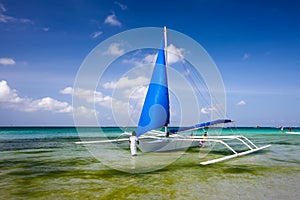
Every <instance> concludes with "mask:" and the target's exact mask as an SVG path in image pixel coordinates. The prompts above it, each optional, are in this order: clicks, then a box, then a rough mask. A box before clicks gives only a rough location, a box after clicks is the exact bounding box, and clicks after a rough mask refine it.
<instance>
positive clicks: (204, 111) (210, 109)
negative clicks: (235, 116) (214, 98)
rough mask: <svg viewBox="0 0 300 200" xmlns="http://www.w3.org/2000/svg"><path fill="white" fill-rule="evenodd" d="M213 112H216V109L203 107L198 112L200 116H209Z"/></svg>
mask: <svg viewBox="0 0 300 200" xmlns="http://www.w3.org/2000/svg"><path fill="white" fill-rule="evenodd" d="M215 110H216V108H214V107H203V108H201V111H200V112H201V113H202V114H210V113H212V112H213V111H215Z"/></svg>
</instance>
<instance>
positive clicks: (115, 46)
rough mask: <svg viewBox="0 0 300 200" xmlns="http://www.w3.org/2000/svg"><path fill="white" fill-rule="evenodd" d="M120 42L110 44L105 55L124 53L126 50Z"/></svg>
mask: <svg viewBox="0 0 300 200" xmlns="http://www.w3.org/2000/svg"><path fill="white" fill-rule="evenodd" d="M121 46H122V45H121V44H120V43H112V44H110V45H109V47H108V49H107V51H105V52H104V55H114V56H121V55H123V54H124V52H125V50H124V49H122V48H121Z"/></svg>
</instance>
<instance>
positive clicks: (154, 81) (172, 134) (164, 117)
mask: <svg viewBox="0 0 300 200" xmlns="http://www.w3.org/2000/svg"><path fill="white" fill-rule="evenodd" d="M166 55H167V29H166V27H164V30H163V43H162V47H161V48H160V49H159V51H158V55H157V58H156V63H155V66H154V69H153V72H152V77H151V81H150V83H149V87H148V91H147V94H146V97H145V99H144V104H143V108H142V112H141V115H140V118H139V122H138V126H137V130H136V136H137V137H138V139H139V145H138V148H139V149H140V150H141V151H142V152H165V151H176V150H182V149H187V148H190V147H196V146H198V145H199V143H200V142H201V141H203V140H205V141H209V142H217V143H221V144H223V145H224V146H225V147H226V148H228V149H229V150H230V151H231V152H232V153H233V154H232V155H229V156H224V157H221V158H217V159H213V160H209V161H205V162H201V163H200V164H202V165H206V164H211V163H217V162H221V161H224V160H228V159H231V158H235V157H238V156H243V155H246V154H250V153H253V152H256V151H259V150H262V149H265V148H267V147H269V146H271V145H266V146H263V147H257V146H256V145H255V144H254V143H253V142H251V141H250V140H249V139H248V138H246V137H244V136H234V135H233V136H193V135H186V134H182V133H183V132H188V131H193V130H198V129H203V128H207V127H211V126H215V125H218V124H225V123H230V122H233V121H232V120H230V119H216V120H213V121H209V122H204V123H200V124H197V125H194V126H190V127H184V128H179V129H178V130H176V131H169V130H168V125H169V123H170V106H169V104H170V103H169V90H168V76H167V67H168V62H167V58H166ZM162 128H164V131H160V130H157V129H162ZM124 135H127V136H128V137H129V136H131V133H130V132H125V133H123V134H122V135H121V137H120V138H117V139H114V140H101V141H85V142H77V144H94V143H105V142H122V141H128V138H122V136H124ZM225 140H226V142H225ZM227 140H238V141H239V142H240V143H241V144H242V145H244V146H246V148H247V149H248V150H245V151H243V152H237V151H236V150H234V148H233V147H232V146H230V145H229V144H228V142H227Z"/></svg>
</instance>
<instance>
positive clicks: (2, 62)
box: [0, 58, 16, 65]
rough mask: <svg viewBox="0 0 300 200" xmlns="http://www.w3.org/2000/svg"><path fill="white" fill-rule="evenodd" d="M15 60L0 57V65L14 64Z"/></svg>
mask: <svg viewBox="0 0 300 200" xmlns="http://www.w3.org/2000/svg"><path fill="white" fill-rule="evenodd" d="M15 64H16V61H14V59H12V58H0V65H15Z"/></svg>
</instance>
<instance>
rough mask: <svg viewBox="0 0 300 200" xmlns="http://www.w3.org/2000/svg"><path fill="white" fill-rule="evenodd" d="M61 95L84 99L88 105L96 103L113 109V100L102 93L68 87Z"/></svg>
mask: <svg viewBox="0 0 300 200" xmlns="http://www.w3.org/2000/svg"><path fill="white" fill-rule="evenodd" d="M60 93H61V94H70V95H74V96H76V98H80V99H83V100H84V101H86V102H87V103H94V102H95V103H96V104H98V105H100V106H104V107H108V108H109V107H111V101H112V98H111V97H110V96H106V95H103V93H102V92H98V91H93V90H87V89H82V88H76V89H75V90H74V89H73V88H72V87H66V88H65V89H63V90H61V91H60Z"/></svg>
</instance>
